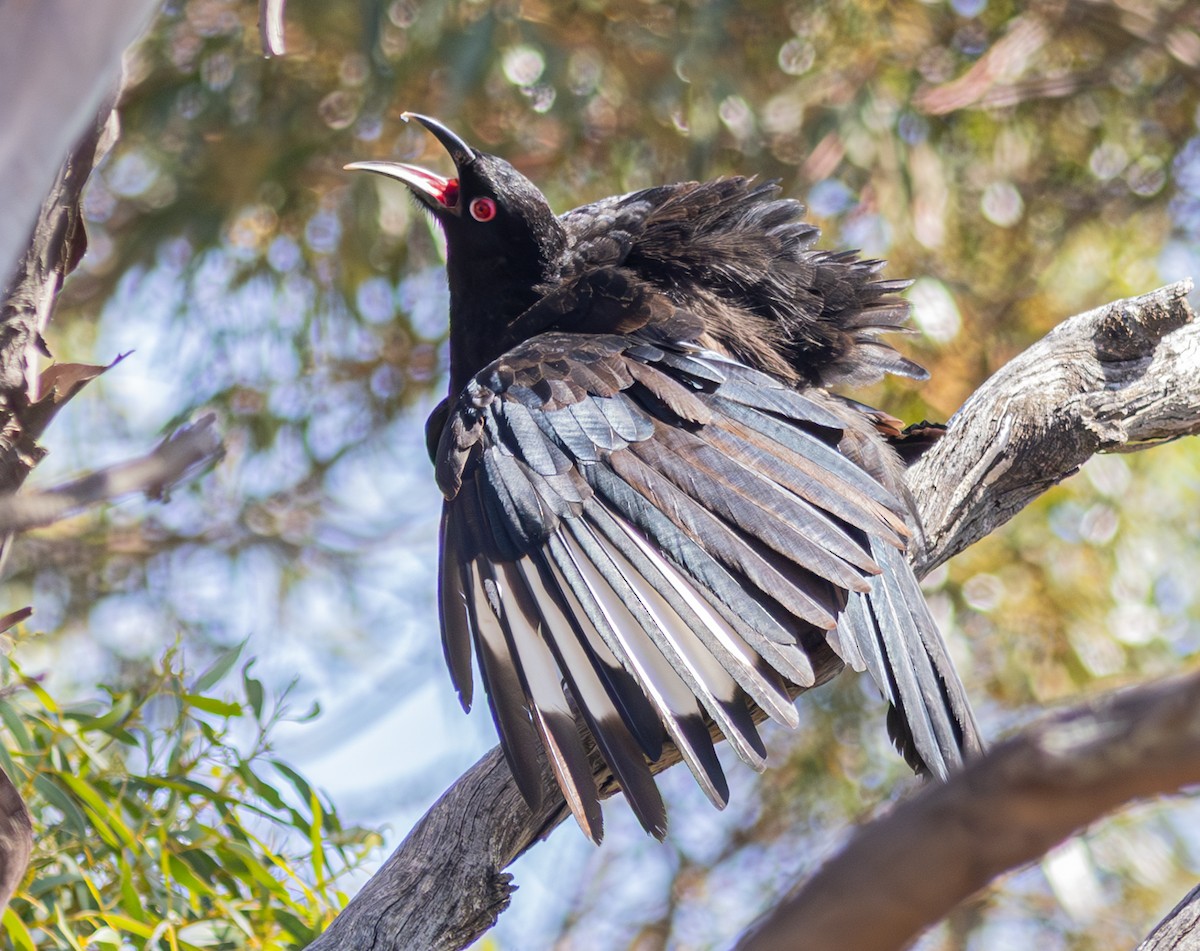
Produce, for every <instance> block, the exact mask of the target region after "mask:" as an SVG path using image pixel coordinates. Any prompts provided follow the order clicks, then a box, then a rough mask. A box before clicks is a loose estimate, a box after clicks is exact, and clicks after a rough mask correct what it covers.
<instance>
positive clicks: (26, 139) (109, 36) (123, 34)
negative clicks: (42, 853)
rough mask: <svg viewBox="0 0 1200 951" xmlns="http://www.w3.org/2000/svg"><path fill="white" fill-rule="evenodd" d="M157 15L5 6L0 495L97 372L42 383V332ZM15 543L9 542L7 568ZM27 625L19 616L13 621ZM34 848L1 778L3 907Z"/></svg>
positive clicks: (1, 40) (116, 7)
mask: <svg viewBox="0 0 1200 951" xmlns="http://www.w3.org/2000/svg"><path fill="white" fill-rule="evenodd" d="M158 4H159V0H133V2H131V0H93V2H89V3H85V4H78V3H71V2H68V0H7V2H3V3H0V89H3V90H5V94H4V95H3V96H0V128H3V129H4V136H3V138H2V139H0V182H2V183H3V187H2V188H0V281H2V282H3V284H0V291H2V292H0V492H4V493H11V492H15V491H16V490H17V489H18V488H19V487H20V486H21V484H22V483H23V482H24V481H25V479H26V477H27V476H28V475H29V473H30V471H31V470H32V469H33V467H34V466H35V465H37V463H38V462H39V461H40V460H41V458H42V457H43V455H44V450H43V449H42V448H41V447H40V446H38V445H37V442H36V440H37V438H38V436H40V435H41V432H42V431H43V430H44V429H45V427H46V425H47V424H48V423H49V421H50V419H51V418H52V417H53V415H54V413H55V412H57V410H58V408H59V407H60V406H61V405H62V404H63V403H65V402H66V400H68V399H70V397H71V396H72V395H74V393H76V392H78V390H79V388H80V387H82V386H83V385H84V384H85V383H86V382H87V380H88V379H91V378H92V377H91V376H88V374H87V372H86V371H87V370H91V369H97V370H98V368H84V371H85V372H75V371H77V370H79V368H76V367H64V368H61V369H60V370H59V371H57V372H55V373H52V372H51V371H47V373H46V374H42V375H40V376H39V375H37V374H36V372H35V368H36V365H37V362H38V356H39V354H45V353H46V352H47V351H46V346H45V343H44V342H43V340H42V331H43V330H44V329H45V327H46V323H47V321H48V320H49V319H50V310H51V307H52V306H53V303H54V300H55V299H56V298H57V296H58V292H59V290H60V289H61V288H62V282H63V279H64V278H65V277H66V275H67V274H68V273H69V272H70V271H71V270H73V269H74V268H75V266H76V265H77V264H78V263H79V259H80V258H81V257H82V256H83V252H84V249H85V247H86V245H87V242H86V238H85V236H84V231H83V224H82V215H81V212H80V197H81V195H82V192H83V186H84V183H85V182H86V181H87V179H88V176H89V175H90V174H91V172H92V168H93V167H94V165H95V163H96V161H97V160H98V157H99V155H100V154H102V153H103V151H104V150H105V148H106V146H104V145H103V144H102V138H103V136H102V133H103V132H104V130H105V129H106V128H109V127H110V126H109V116H110V111H111V107H112V101H113V99H112V97H114V96H115V90H116V88H117V85H118V82H119V79H120V59H121V53H122V51H123V50H124V49H125V47H126V46H128V45H129V44H130V43H131V42H132V41H133V40H134V39H135V38H136V37H137V36H138V34H139V33H141V32H142V30H143V29H145V27H146V24H147V22H148V20H149V17H150V13H151V12H152V11H153V10H154V9H156V8H157V7H158ZM106 96H107V97H109V101H108V104H107V105H103V103H104V102H105V98H106ZM97 113H99V114H97ZM72 143H74V148H72ZM64 155H66V161H65V162H64V161H63V156H64ZM47 192H48V193H47ZM42 196H45V199H44V200H41V201H40V199H41V197H42ZM39 203H40V206H41V207H40V210H39V207H38V206H39ZM22 252H23V253H22ZM18 254H20V255H21V257H20V260H19V261H18V260H17V257H18ZM47 376H49V377H51V378H53V379H55V380H59V379H61V381H62V382H64V383H68V382H69V381H68V378H71V377H72V376H73V380H72V381H70V385H67V386H65V387H64V388H63V389H61V390H56V391H55V392H54V393H53V394H51V396H50V398H48V399H45V400H43V399H42V394H41V392H39V388H38V384H39V382H40V381H43V380H45V379H47ZM93 376H94V374H93ZM10 541H11V535H9V534H8V533H7V532H3V531H0V565H2V564H3V561H4V558H5V556H6V554H7V551H8V546H9V543H10ZM26 616H28V609H21V610H20V611H17V612H10V613H9V614H8V615H7V616H6V618H5V621H6V622H8V621H10V620H11V621H13V623H15V622H17V621H19V620H21V619H22V618H23V617H26ZM32 847H33V832H32V823H31V821H30V817H29V812H28V810H27V809H26V807H25V804H24V802H23V801H22V800H21V795H20V793H19V792H18V790H17V789H16V787H15V786H14V785H13V784H12V781H11V780H10V779H9V777H8V776H7V775H5V774H4V773H3V771H0V906H2V905H4V904H7V902H8V899H9V898H10V897H11V896H12V893H13V892H14V891H15V890H16V888H17V887H18V885H19V884H20V881H21V878H22V876H23V875H24V873H25V869H26V867H27V865H28V862H29V856H30V853H31V850H32Z"/></svg>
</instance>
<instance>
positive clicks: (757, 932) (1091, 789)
mask: <svg viewBox="0 0 1200 951" xmlns="http://www.w3.org/2000/svg"><path fill="white" fill-rule="evenodd" d="M1197 782H1200V674H1197V673H1193V674H1190V675H1188V676H1186V677H1181V678H1178V679H1176V680H1172V681H1165V682H1162V683H1154V684H1147V685H1143V686H1140V687H1136V688H1132V689H1130V690H1126V691H1121V692H1117V693H1115V694H1110V695H1108V696H1105V697H1101V698H1098V699H1096V700H1093V701H1090V702H1088V703H1086V704H1083V705H1081V706H1079V707H1077V708H1074V709H1071V710H1067V711H1064V712H1062V713H1058V714H1055V715H1052V716H1049V717H1047V718H1045V719H1043V720H1041V721H1040V722H1038V723H1036V724H1034V725H1033V726H1030V727H1027V728H1026V729H1023V730H1021V732H1020V733H1018V734H1017V735H1015V736H1013V737H1011V738H1010V739H1008V740H1005V741H1004V742H1003V743H1001V744H999V745H997V746H996V747H994V748H993V749H992V750H991V751H990V752H989V753H988V754H987V755H986V756H984V757H982V758H981V759H979V760H976V761H975V762H974V763H972V764H970V765H969V766H968V767H967V768H966V769H965V770H963V771H962V772H961V773H959V774H958V775H956V776H954V777H952V778H951V779H950V781H949V782H946V783H941V784H938V785H936V786H934V785H931V786H928V787H926V788H925V789H923V790H922V791H921V793H920V794H919V795H917V796H915V797H914V798H912V799H910V800H908V801H907V802H905V803H902V804H901V805H899V806H897V807H896V808H895V809H893V810H892V811H891V812H890V813H888V815H886V816H884V817H883V818H882V819H878V820H876V821H874V822H872V823H871V824H870V825H868V826H866V827H864V828H863V829H862V830H860V831H859V832H858V834H856V835H855V836H854V837H853V838H852V839H851V840H850V842H849V844H848V845H847V846H846V847H845V848H844V849H843V850H842V851H841V852H840V853H839V854H838V855H837V856H835V857H834V858H833V859H831V860H830V861H829V862H827V863H826V864H825V865H824V866H823V867H822V868H821V869H820V870H819V871H818V872H817V873H816V874H815V875H814V876H813V877H812V878H811V879H809V880H808V881H807V882H805V883H804V885H803V886H801V887H800V888H799V890H798V891H796V892H795V893H794V894H793V895H791V896H790V897H789V898H787V899H785V900H784V901H783V902H782V903H781V904H780V905H779V906H778V907H776V908H775V909H773V910H772V911H771V913H770V914H769V915H768V916H767V917H766V918H765V919H763V920H762V921H761V922H760V923H759V924H758V925H756V926H755V928H754V929H752V931H751V932H750V933H749V934H748V935H747V936H746V937H745V938H744V939H743V940H742V941H741V942H739V944H738V945H737V947H738V949H739V951H784V949H787V951H806V949H813V951H817V949H825V948H838V947H847V948H854V949H855V951H899V949H901V948H904V947H907V945H908V944H909V942H910V941H912V939H913V938H915V937H916V936H917V934H919V933H920V931H922V930H923V929H924V928H926V927H928V926H930V925H932V924H935V923H936V922H937V921H939V920H941V918H942V917H943V916H945V915H946V914H947V913H948V912H949V911H950V909H952V908H953V907H954V906H955V905H957V904H958V903H959V902H960V901H962V900H963V899H965V898H967V897H968V896H969V895H971V894H972V893H974V892H975V891H977V890H978V889H980V888H982V887H983V886H984V885H986V884H987V883H988V882H989V881H991V880H992V879H993V878H995V877H996V876H997V875H1000V874H1002V873H1004V872H1006V871H1008V870H1009V869H1012V868H1016V867H1017V866H1018V865H1022V864H1024V863H1025V862H1029V861H1032V860H1033V859H1036V858H1037V857H1039V856H1041V855H1044V854H1045V853H1046V852H1047V851H1049V850H1050V849H1051V848H1053V847H1054V846H1055V845H1056V844H1058V843H1059V842H1061V841H1062V840H1063V839H1065V838H1066V837H1067V836H1069V835H1071V834H1072V833H1074V832H1077V831H1079V830H1080V829H1082V828H1083V827H1084V826H1085V825H1087V824H1088V823H1089V822H1092V821H1093V820H1095V819H1098V818H1099V817H1101V816H1103V815H1104V814H1105V813H1107V812H1109V811H1110V810H1112V809H1115V808H1117V807H1118V806H1122V805H1124V804H1125V803H1128V802H1131V801H1133V800H1134V799H1139V798H1142V797H1145V796H1154V795H1162V794H1166V793H1173V792H1176V791H1177V790H1179V789H1180V788H1181V787H1182V786H1185V785H1188V784H1191V783H1197Z"/></svg>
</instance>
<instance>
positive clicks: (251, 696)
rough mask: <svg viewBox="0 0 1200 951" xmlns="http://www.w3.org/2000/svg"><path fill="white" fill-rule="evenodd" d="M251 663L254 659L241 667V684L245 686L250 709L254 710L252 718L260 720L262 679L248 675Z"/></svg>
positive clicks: (262, 694) (262, 693) (262, 695)
mask: <svg viewBox="0 0 1200 951" xmlns="http://www.w3.org/2000/svg"><path fill="white" fill-rule="evenodd" d="M253 664H254V661H251V662H250V663H249V664H247V665H246V666H245V667H243V668H242V686H243V687H244V688H245V691H246V700H247V701H248V702H249V703H250V709H251V710H253V711H254V719H255V720H259V721H261V720H262V711H263V697H264V691H263V685H262V681H260V680H256V679H255V678H254V677H251V676H250V668H251V666H253Z"/></svg>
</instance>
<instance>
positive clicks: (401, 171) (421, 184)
mask: <svg viewBox="0 0 1200 951" xmlns="http://www.w3.org/2000/svg"><path fill="white" fill-rule="evenodd" d="M401 118H402V119H404V121H405V122H407V121H408V120H409V119H416V120H417V121H418V122H419V123H421V125H423V126H425V128H426V129H428V130H429V131H430V132H432V133H433V135H434V137H435V138H437V140H438V141H439V142H441V143H442V145H443V146H444V147H445V149H446V151H447V152H449V153H450V158H451V159H453V160H454V167H455V169H457V170H458V172H459V174H460V175H461V174H462V169H463V167H464V166H467V165H470V164H471V163H472V162H474V161H475V159H476V157H477V155H478V153H477V152H476V151H475V150H474V149H473V148H471V146H469V145H467V143H466V142H464V141H463V140H462V139H461V138H459V137H458V136H457V135H456V134H455V133H453V132H451V131H450V130H449V129H447V128H446V127H445V126H444V125H442V124H441V123H440V122H438V121H437V120H436V119H431V118H429V116H422V115H418V114H417V113H415V112H406V113H404V114H403V115H402V116H401ZM345 168H346V170H347V171H353V172H376V173H378V174H380V175H386V176H387V177H388V178H394V179H396V180H397V181H400V182H404V184H405V185H407V186H408V187H409V188H411V189H412V191H413V194H415V195H416V196H417V197H418V198H419V199H421V200H422V201H423V202H424V203H425V204H426V205H428V206H429V207H430V208H432V209H433V210H434V211H443V212H450V213H452V214H456V215H457V214H460V213H461V209H460V208H459V202H458V194H459V188H458V179H457V178H444V177H443V176H441V175H438V174H437V173H436V172H431V171H429V170H428V169H425V168H421V167H420V166H419V165H408V164H406V163H404V162H351V163H350V164H349V165H346V166H345Z"/></svg>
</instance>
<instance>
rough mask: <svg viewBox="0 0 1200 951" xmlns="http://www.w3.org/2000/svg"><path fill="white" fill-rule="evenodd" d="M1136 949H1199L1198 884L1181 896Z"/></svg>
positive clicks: (1152, 950) (1154, 950)
mask: <svg viewBox="0 0 1200 951" xmlns="http://www.w3.org/2000/svg"><path fill="white" fill-rule="evenodd" d="M1137 951H1200V885H1197V886H1196V887H1195V888H1193V889H1192V890H1191V891H1190V892H1188V893H1187V894H1186V895H1184V896H1183V900H1182V901H1180V902H1179V904H1178V905H1176V906H1175V907H1174V908H1172V909H1171V911H1170V913H1169V914H1168V915H1167V917H1165V918H1164V919H1163V920H1162V921H1160V922H1159V923H1158V925H1157V926H1156V927H1155V929H1154V930H1153V931H1152V932H1150V934H1149V935H1147V936H1146V940H1145V941H1143V942H1142V943H1141V944H1139V945H1138V946H1137Z"/></svg>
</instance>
